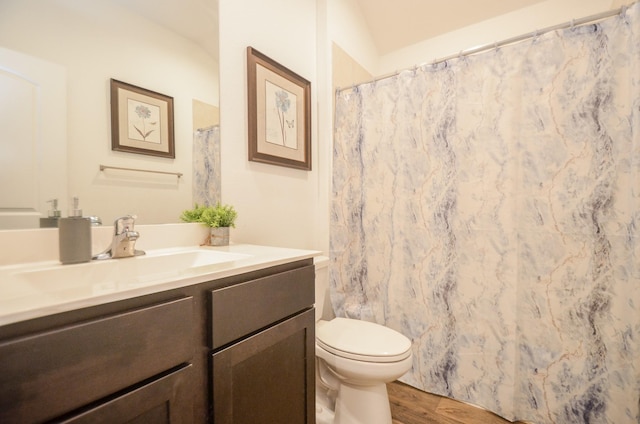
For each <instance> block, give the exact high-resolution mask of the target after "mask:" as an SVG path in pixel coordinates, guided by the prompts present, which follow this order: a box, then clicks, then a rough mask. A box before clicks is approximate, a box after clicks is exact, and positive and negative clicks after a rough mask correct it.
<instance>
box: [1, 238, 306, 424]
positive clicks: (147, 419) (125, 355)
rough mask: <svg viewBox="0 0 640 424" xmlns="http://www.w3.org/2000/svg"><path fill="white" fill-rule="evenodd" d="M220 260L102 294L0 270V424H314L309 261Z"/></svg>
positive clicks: (281, 252) (245, 254)
mask: <svg viewBox="0 0 640 424" xmlns="http://www.w3.org/2000/svg"><path fill="white" fill-rule="evenodd" d="M196 249H197V250H198V252H200V251H201V250H202V249H204V251H206V252H207V251H208V252H210V251H215V249H218V248H196ZM220 249H226V251H227V253H232V254H236V255H237V256H230V258H231V257H232V258H234V259H233V260H228V261H226V262H225V261H223V262H219V263H215V264H213V263H203V262H197V261H195V262H193V261H192V264H193V263H195V264H196V265H193V266H191V267H190V268H189V267H188V266H186V265H184V264H183V265H182V266H183V267H186V268H185V269H181V270H180V272H178V273H177V274H176V273H175V272H173V275H172V276H168V274H160V273H156V274H154V275H155V277H148V276H147V277H146V278H147V279H146V280H145V279H144V278H138V279H135V278H133V279H130V281H127V282H122V281H120V282H113V284H111V285H110V284H108V283H106V282H105V281H99V284H98V285H96V284H92V283H91V282H75V283H74V284H68V285H66V286H65V285H64V284H62V285H60V284H59V281H54V280H55V279H59V278H60V277H61V276H62V277H68V278H69V279H71V276H72V275H74V274H73V271H74V269H71V268H65V269H63V270H61V271H59V274H56V272H55V270H58V269H60V268H58V267H55V266H54V267H51V268H49V272H47V268H45V269H43V270H41V271H42V272H40V274H38V272H39V271H35V272H36V274H38V275H37V276H34V275H35V274H33V272H34V271H33V270H30V271H29V272H31V273H32V274H28V272H27V274H28V275H27V276H25V275H24V274H23V273H24V272H25V271H24V270H22V269H21V268H19V267H17V268H16V267H14V268H11V267H9V268H10V269H4V270H1V271H0V274H2V280H1V281H2V283H1V284H2V287H0V422H2V423H21V424H24V423H36V422H48V421H54V422H65V423H97V422H103V423H125V422H126V423H165V422H166V423H206V422H213V423H216V424H231V423H233V424H242V423H247V424H248V423H251V424H257V423H292V424H295V423H314V422H315V407H314V404H315V386H314V376H315V374H314V358H315V354H314V345H315V342H314V338H315V337H314V323H315V319H314V309H313V303H314V274H315V273H314V267H313V256H314V255H315V254H316V252H310V251H297V250H291V249H278V248H268V247H261V246H249V245H238V246H229V247H227V248H220ZM164 253H166V252H164ZM164 253H163V254H164ZM183 256H184V255H183ZM192 256H193V255H192ZM193 257H195V256H193ZM205 257H206V256H205ZM198 258H201V256H198ZM147 259H151V260H153V254H152V253H150V255H149V258H147ZM172 260H173V259H172V256H171V252H169V253H168V256H166V257H165V258H162V257H161V258H160V261H159V262H157V264H160V263H168V264H170V265H171V261H172ZM199 260H202V259H199ZM113 261H123V262H121V263H120V265H121V266H123V267H126V271H127V273H130V272H132V271H131V269H143V268H144V266H143V264H145V263H153V262H144V259H142V260H140V261H139V262H126V263H125V262H124V261H138V258H130V259H123V260H113ZM157 264H156V265H157ZM93 265H98V266H99V264H95V263H90V264H84V265H83V266H85V269H82V270H81V272H80V274H79V275H85V276H86V278H87V279H90V278H91V272H90V271H92V270H93V268H91V267H92V266H93ZM116 265H118V264H114V266H116ZM134 265H135V266H134ZM156 265H154V266H156ZM157 266H159V265H157ZM172 266H173V265H172ZM131 267H133V268H131ZM160 267H161V266H160ZM2 268H7V267H2ZM151 268H153V267H151ZM67 269H70V270H71V271H67ZM109 270H110V268H105V269H104V271H105V272H112V273H114V274H113V275H118V274H117V272H116V271H114V270H113V269H111V271H109ZM47 275H51V279H52V280H51V288H50V289H47V287H46V276H47ZM96 275H97V274H96ZM100 275H104V272H101V273H100ZM160 275H162V278H161V277H160ZM100 278H104V277H100ZM17 284H24V286H25V287H15V286H14V285H17ZM7 285H11V286H10V287H8V286H7ZM22 289H24V291H21V290H22ZM27 297H33V305H36V306H34V307H32V308H30V307H28V306H25V305H28V304H29V302H28V298H27ZM12 305H13V306H12ZM16 305H17V306H16Z"/></svg>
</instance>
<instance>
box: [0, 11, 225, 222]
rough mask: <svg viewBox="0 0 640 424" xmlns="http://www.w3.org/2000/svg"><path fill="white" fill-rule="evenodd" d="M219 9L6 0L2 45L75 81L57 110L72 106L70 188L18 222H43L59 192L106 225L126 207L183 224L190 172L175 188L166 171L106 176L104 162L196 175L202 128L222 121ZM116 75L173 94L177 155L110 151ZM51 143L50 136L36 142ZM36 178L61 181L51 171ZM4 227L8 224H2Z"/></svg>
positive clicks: (66, 170)
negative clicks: (195, 157) (194, 159)
mask: <svg viewBox="0 0 640 424" xmlns="http://www.w3.org/2000/svg"><path fill="white" fill-rule="evenodd" d="M217 13H218V11H217V0H204V1H195V0H167V1H166V2H162V7H160V6H159V4H158V3H157V1H156V0H92V1H90V2H87V1H86V0H47V1H43V0H2V1H0V47H1V48H5V49H9V50H12V51H15V52H20V53H22V54H26V55H29V56H31V57H34V58H37V59H39V60H44V61H47V62H50V63H53V64H56V65H59V66H61V67H62V68H63V69H64V70H65V71H66V83H67V89H66V93H67V94H66V99H65V100H64V101H62V102H58V104H59V105H62V104H63V103H66V105H67V106H66V108H65V107H64V106H58V107H59V108H61V109H64V110H65V112H66V118H62V119H61V122H62V123H66V126H65V128H63V130H64V132H65V133H64V134H65V135H64V136H63V139H64V140H65V141H66V146H64V148H66V151H67V152H68V154H64V155H62V156H63V157H64V158H65V161H66V165H64V163H63V164H61V165H59V166H56V170H57V172H58V174H64V175H65V181H66V184H65V183H64V182H63V183H60V184H57V185H56V187H57V188H56V187H54V188H53V189H52V191H51V192H50V193H48V194H46V195H45V194H43V191H42V190H40V193H31V194H29V196H32V197H33V199H34V201H33V202H32V205H29V206H28V208H23V209H29V210H28V211H26V210H25V213H27V212H28V213H29V214H30V215H31V216H33V217H35V218H34V219H35V222H36V224H35V225H22V224H21V225H18V226H13V227H11V228H27V227H30V228H33V227H37V226H38V225H37V219H38V217H43V216H44V217H46V216H47V211H48V210H49V209H51V207H50V204H48V203H47V201H48V200H51V199H52V198H57V199H58V205H59V209H60V210H61V212H62V216H66V215H67V212H68V209H69V204H70V201H71V199H70V196H78V197H79V198H80V203H81V206H82V209H83V211H84V213H85V214H87V215H96V216H100V217H101V218H102V222H103V223H105V224H110V223H111V222H113V219H115V218H116V217H117V216H120V215H121V214H122V213H123V212H126V213H136V214H137V215H138V223H139V224H160V223H170V222H179V214H180V212H181V211H182V210H184V209H187V208H189V207H192V198H193V197H192V187H191V185H192V178H190V177H189V178H183V179H182V180H181V182H180V184H176V183H175V179H172V180H171V181H168V182H167V181H160V178H161V176H155V177H153V176H149V177H147V178H145V177H142V176H138V175H133V174H131V175H128V174H126V173H103V172H100V171H99V165H101V164H105V165H112V166H121V167H127V168H148V169H154V170H158V171H168V172H181V173H184V174H185V175H186V176H190V175H191V173H192V169H193V163H192V144H193V139H194V133H195V131H196V130H197V129H199V128H203V127H208V126H211V125H214V124H217V123H218V121H217V120H218V119H219V118H218V114H219V110H218V108H219V99H218V93H219V83H218V75H219V73H218V52H217V50H218V46H217V40H218V35H217V31H218V30H217V27H218V24H217V19H218V17H217ZM178 31H181V33H178ZM197 34H200V35H197ZM112 78H113V79H116V80H119V81H126V82H127V83H130V84H132V85H135V86H137V87H143V88H150V89H152V90H153V91H156V92H159V93H166V94H168V95H170V96H171V97H173V98H174V101H175V103H174V106H179V107H178V108H177V109H174V121H175V122H174V124H175V126H174V130H175V132H174V133H175V152H174V153H175V158H169V157H167V158H162V157H153V156H150V155H140V154H129V153H127V152H120V151H115V150H112V149H111V131H110V128H111V127H110V109H109V102H110V101H109V97H110V80H111V79H112ZM0 102H6V99H2V98H0ZM0 106H1V110H3V111H5V112H3V113H6V111H7V110H11V105H10V104H4V105H0ZM212 111H213V112H212ZM202 115H207V116H205V117H204V119H203V116H202ZM213 115H215V118H211V116H213ZM7 119H12V118H11V117H9V118H7ZM196 122H197V123H196ZM48 142H50V137H49V136H48V133H47V132H44V133H43V137H42V138H41V139H40V140H38V142H37V143H35V145H34V146H35V147H38V145H39V144H38V143H40V145H41V144H42V143H48ZM37 154H38V155H39V154H41V152H39V151H38V152H37ZM44 157H45V158H46V157H47V155H46V154H45V156H44ZM49 157H51V156H50V155H49ZM168 159H169V160H168ZM141 161H143V162H141ZM34 178H35V179H36V181H38V182H40V181H53V180H52V178H50V175H44V174H38V175H34ZM63 186H66V189H67V190H66V193H63V192H62V191H63V190H62V187H63ZM150 188H151V189H150ZM1 196H3V193H1V192H0V197H1ZM2 212H3V211H2V205H0V215H1V214H2ZM2 228H8V227H6V226H3V225H2V223H0V229H2Z"/></svg>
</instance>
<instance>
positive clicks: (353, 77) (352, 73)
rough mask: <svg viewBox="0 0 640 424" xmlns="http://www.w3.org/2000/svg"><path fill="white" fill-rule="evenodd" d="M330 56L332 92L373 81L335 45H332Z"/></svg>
mask: <svg viewBox="0 0 640 424" xmlns="http://www.w3.org/2000/svg"><path fill="white" fill-rule="evenodd" d="M331 54H332V64H333V72H332V75H333V91H334V92H335V91H336V90H337V89H339V88H345V87H349V86H350V85H353V84H359V83H361V82H366V81H371V80H372V79H373V75H371V74H370V73H369V72H368V71H367V70H366V69H364V68H363V67H362V66H361V65H360V64H359V63H358V62H356V60H355V59H354V58H352V57H351V56H349V54H348V53H347V52H345V51H344V50H342V48H340V46H338V45H337V44H336V43H332V50H331Z"/></svg>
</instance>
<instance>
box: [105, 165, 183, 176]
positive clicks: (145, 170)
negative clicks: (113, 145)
mask: <svg viewBox="0 0 640 424" xmlns="http://www.w3.org/2000/svg"><path fill="white" fill-rule="evenodd" d="M105 169H118V170H120V171H135V172H151V173H152V174H167V175H175V176H176V177H178V178H180V177H182V172H165V171H154V170H151V169H136V168H122V167H119V166H107V165H100V171H104V170H105Z"/></svg>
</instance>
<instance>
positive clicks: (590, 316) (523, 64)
mask: <svg viewBox="0 0 640 424" xmlns="http://www.w3.org/2000/svg"><path fill="white" fill-rule="evenodd" d="M639 31H640V7H639V5H638V4H635V5H634V6H632V7H630V8H629V9H628V10H627V11H626V13H625V14H621V15H620V16H616V17H612V18H609V19H606V20H604V21H601V22H599V23H594V24H590V25H585V26H580V27H575V28H570V29H566V30H559V31H555V32H551V33H547V34H544V35H542V36H539V37H536V38H535V39H531V40H528V41H524V42H521V43H518V44H515V45H510V46H506V47H502V48H499V49H494V50H492V51H487V52H485V53H482V54H478V55H475V56H469V57H462V58H459V59H456V60H452V61H448V62H446V63H440V64H436V65H425V66H422V67H418V68H416V69H415V70H411V71H405V72H401V73H400V74H398V75H397V76H395V77H393V78H388V79H384V80H379V81H377V82H373V83H369V84H364V85H361V86H357V87H355V88H351V89H347V90H344V91H342V92H339V93H338V95H337V98H336V120H335V139H334V155H333V189H332V201H331V236H330V239H331V254H330V256H331V267H330V275H331V286H332V302H333V306H334V309H335V311H336V314H337V315H338V316H348V317H354V318H360V319H365V320H370V321H375V322H378V323H381V324H384V325H387V326H388V327H391V328H393V329H396V330H398V331H400V332H401V333H403V334H405V335H406V336H407V337H409V338H410V339H411V340H412V349H413V354H414V359H413V366H412V369H411V370H410V371H409V372H408V373H407V374H406V375H405V376H404V377H403V378H402V380H403V381H404V382H406V383H408V384H410V385H412V386H415V387H417V388H420V389H423V390H425V391H428V392H432V393H436V394H440V395H444V396H448V397H452V398H455V399H459V400H462V401H466V402H470V403H473V404H476V405H479V406H482V407H485V408H488V409H489V410H491V411H494V412H496V413H497V414H499V415H502V416H504V417H506V418H508V419H510V420H526V421H530V422H534V423H612V424H613V423H615V424H621V423H636V424H637V423H640V412H639V408H640V405H639V403H640V246H639V244H640V243H639V236H640V233H639V228H640V135H639V134H640V66H639V65H640V34H639Z"/></svg>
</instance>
